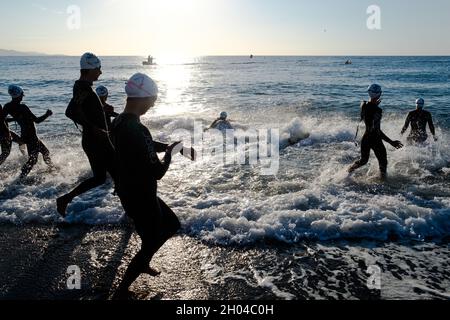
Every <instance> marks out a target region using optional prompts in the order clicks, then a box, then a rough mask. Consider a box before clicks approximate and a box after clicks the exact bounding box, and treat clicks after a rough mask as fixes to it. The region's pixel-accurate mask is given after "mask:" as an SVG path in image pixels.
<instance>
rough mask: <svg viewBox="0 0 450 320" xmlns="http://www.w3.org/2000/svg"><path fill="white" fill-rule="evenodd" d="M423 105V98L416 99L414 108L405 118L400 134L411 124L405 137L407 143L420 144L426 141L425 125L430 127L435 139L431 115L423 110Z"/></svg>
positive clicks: (435, 139)
mask: <svg viewBox="0 0 450 320" xmlns="http://www.w3.org/2000/svg"><path fill="white" fill-rule="evenodd" d="M424 106H425V100H423V99H422V98H420V99H417V100H416V110H414V111H411V112H410V113H409V114H408V117H407V118H406V122H405V125H404V127H403V129H402V134H404V133H405V132H406V130H408V128H409V125H411V132H410V134H409V136H408V138H407V140H408V143H409V144H422V143H424V142H425V141H427V139H428V134H427V125H428V126H429V127H430V132H431V134H432V135H433V138H434V141H437V137H436V130H435V128H434V124H433V117H432V116H431V113H429V112H428V111H425V110H423V108H424Z"/></svg>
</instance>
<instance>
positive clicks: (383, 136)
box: [380, 130, 403, 149]
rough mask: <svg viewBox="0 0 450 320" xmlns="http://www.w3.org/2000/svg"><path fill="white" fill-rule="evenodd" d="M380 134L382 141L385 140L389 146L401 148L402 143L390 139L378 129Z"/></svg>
mask: <svg viewBox="0 0 450 320" xmlns="http://www.w3.org/2000/svg"><path fill="white" fill-rule="evenodd" d="M380 134H381V139H383V140H384V141H386V142H387V143H389V144H390V145H391V146H393V147H394V148H396V149H401V148H403V144H402V143H401V142H400V141H393V140H391V139H390V138H389V137H388V136H387V135H385V134H384V132H383V131H381V130H380Z"/></svg>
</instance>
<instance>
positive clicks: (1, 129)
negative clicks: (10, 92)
mask: <svg viewBox="0 0 450 320" xmlns="http://www.w3.org/2000/svg"><path fill="white" fill-rule="evenodd" d="M7 132H8V126H7V125H6V122H5V117H4V116H3V110H2V106H1V105H0V134H1V135H6V133H7Z"/></svg>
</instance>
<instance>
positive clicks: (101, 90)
mask: <svg viewBox="0 0 450 320" xmlns="http://www.w3.org/2000/svg"><path fill="white" fill-rule="evenodd" d="M95 92H96V93H97V95H98V97H99V98H100V101H101V103H102V105H103V111H104V112H105V116H106V122H107V123H108V130H109V128H111V118H116V117H117V116H118V115H119V114H118V113H117V112H115V111H114V107H113V106H112V105H110V104H108V102H107V101H108V97H109V92H108V89H107V88H106V87H105V86H99V87H97V89H95Z"/></svg>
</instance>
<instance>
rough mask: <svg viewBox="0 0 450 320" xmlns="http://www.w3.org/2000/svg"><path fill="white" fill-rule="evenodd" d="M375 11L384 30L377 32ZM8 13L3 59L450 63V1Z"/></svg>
mask: <svg viewBox="0 0 450 320" xmlns="http://www.w3.org/2000/svg"><path fill="white" fill-rule="evenodd" d="M371 5H377V6H378V7H379V8H380V15H379V17H380V19H379V20H373V19H372V20H371V21H376V22H379V26H380V27H381V29H375V30H371V29H369V28H368V26H367V20H368V19H369V18H372V14H368V13H367V9H368V7H369V6H371ZM73 6H75V11H73V10H72V8H74V7H73ZM68 9H69V11H68ZM77 10H79V11H77ZM0 12H1V13H2V15H1V19H0V39H1V42H0V49H10V50H19V51H34V52H42V53H47V54H66V55H80V54H81V53H83V52H85V51H92V52H95V53H96V54H98V55H142V56H144V55H148V54H152V55H155V56H158V55H159V56H160V55H174V56H175V55H178V56H199V55H249V54H254V55H450V36H449V34H450V1H448V0H432V1H429V0H428V1H426V0H369V1H366V0H90V1H88V0H79V1H76V0H70V1H67V0H31V1H25V0H15V1H1V2H0ZM77 12H79V13H80V14H79V15H78V14H77Z"/></svg>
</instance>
